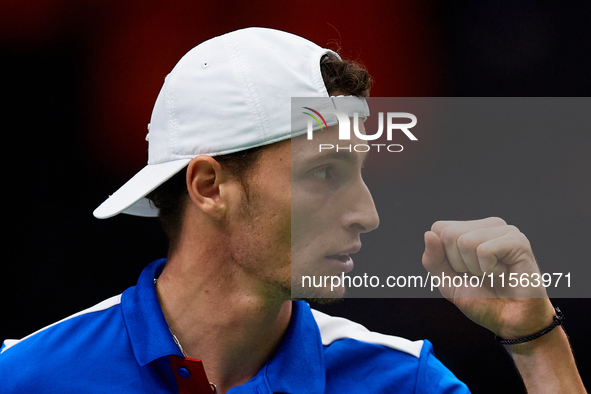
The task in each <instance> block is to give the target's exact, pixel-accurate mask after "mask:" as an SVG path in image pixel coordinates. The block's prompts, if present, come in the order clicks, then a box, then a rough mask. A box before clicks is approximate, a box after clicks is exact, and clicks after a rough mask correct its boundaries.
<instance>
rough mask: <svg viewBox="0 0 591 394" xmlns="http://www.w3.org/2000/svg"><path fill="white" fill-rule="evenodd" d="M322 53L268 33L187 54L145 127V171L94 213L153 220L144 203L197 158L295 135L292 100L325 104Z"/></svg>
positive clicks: (234, 37) (226, 39)
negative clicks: (308, 99)
mask: <svg viewBox="0 0 591 394" xmlns="http://www.w3.org/2000/svg"><path fill="white" fill-rule="evenodd" d="M327 53H330V54H333V55H335V56H337V57H338V55H337V54H336V53H335V52H333V51H331V50H329V49H325V48H321V47H319V46H318V45H316V44H314V43H312V42H310V41H308V40H306V39H304V38H301V37H298V36H296V35H293V34H290V33H286V32H282V31H278V30H273V29H266V28H248V29H242V30H237V31H234V32H231V33H228V34H225V35H222V36H219V37H215V38H212V39H210V40H208V41H205V42H203V43H201V44H200V45H198V46H196V47H195V48H193V49H192V50H190V51H189V52H188V53H187V54H186V55H185V56H183V58H182V59H181V60H180V61H179V62H178V63H177V65H176V66H175V67H174V69H173V70H172V71H171V73H170V74H168V76H167V77H166V79H165V81H164V85H163V86H162V89H161V91H160V94H159V95H158V98H157V99H156V103H155V105H154V110H153V112H152V118H151V120H150V124H149V125H148V129H149V133H148V135H147V137H146V140H148V165H147V166H146V167H144V168H143V169H142V170H141V171H140V172H138V173H137V174H136V175H135V176H134V177H132V178H131V179H130V180H129V181H128V182H127V183H125V184H124V185H123V186H122V187H121V188H120V189H119V190H117V191H116V192H115V193H114V194H113V195H111V196H110V197H109V198H108V199H107V200H106V201H105V202H103V203H102V204H101V205H100V206H99V207H98V208H97V209H95V211H94V213H93V214H94V216H95V217H97V218H99V219H105V218H109V217H112V216H115V215H117V214H119V213H121V212H123V213H127V214H132V215H138V216H157V215H158V209H157V208H156V207H154V206H153V205H152V204H151V203H150V202H149V201H148V199H147V198H145V196H146V195H147V194H148V193H150V192H151V191H153V190H154V189H156V188H157V187H158V186H159V185H161V184H162V183H164V182H165V181H167V180H168V179H169V178H171V177H172V176H173V175H174V174H176V173H177V172H179V171H180V170H182V169H183V168H185V166H186V165H187V164H188V163H189V162H190V161H191V160H192V159H193V158H194V157H196V156H198V155H202V154H205V155H210V156H216V155H222V154H227V153H232V152H237V151H241V150H245V149H249V148H254V147H257V146H262V145H267V144H271V143H274V142H277V141H281V140H284V139H288V138H291V137H293V136H294V133H293V130H292V125H291V121H290V118H291V111H290V109H291V98H292V97H328V92H327V91H326V87H325V85H324V81H323V79H322V74H321V72H320V59H321V57H322V56H323V55H325V54H327Z"/></svg>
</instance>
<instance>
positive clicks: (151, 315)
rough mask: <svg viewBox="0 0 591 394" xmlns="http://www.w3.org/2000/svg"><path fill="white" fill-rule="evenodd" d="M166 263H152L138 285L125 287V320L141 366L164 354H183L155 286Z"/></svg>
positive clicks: (159, 261) (123, 302)
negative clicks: (174, 337) (165, 316)
mask: <svg viewBox="0 0 591 394" xmlns="http://www.w3.org/2000/svg"><path fill="white" fill-rule="evenodd" d="M165 264H166V259H160V260H156V261H154V262H152V263H150V264H149V265H148V266H147V267H146V268H144V270H143V271H142V273H141V275H140V278H139V279H138V282H137V285H136V286H134V287H130V288H129V289H127V290H125V291H124V292H123V295H122V298H121V308H122V310H123V319H124V320H125V325H126V327H127V332H128V333H129V338H130V341H131V346H132V348H133V353H134V355H135V358H136V360H137V362H138V364H139V365H140V366H141V367H143V366H145V365H146V364H148V363H150V362H152V361H154V360H156V359H159V358H161V357H168V356H170V355H175V356H179V357H183V355H182V353H181V351H180V349H179V347H178V346H177V345H176V343H175V342H174V340H173V339H172V335H171V333H170V330H169V329H168V324H167V323H166V319H165V318H164V314H163V313H162V309H161V308H160V302H159V301H158V295H157V294H156V287H155V286H154V278H157V277H158V276H160V273H161V272H162V270H163V269H164V265H165Z"/></svg>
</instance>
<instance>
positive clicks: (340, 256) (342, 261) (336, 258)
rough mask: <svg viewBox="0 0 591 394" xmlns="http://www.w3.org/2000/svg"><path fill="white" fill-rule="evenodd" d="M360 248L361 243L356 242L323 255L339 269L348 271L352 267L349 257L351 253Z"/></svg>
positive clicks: (351, 260)
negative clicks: (348, 246) (338, 250)
mask: <svg viewBox="0 0 591 394" xmlns="http://www.w3.org/2000/svg"><path fill="white" fill-rule="evenodd" d="M360 249H361V243H357V244H355V245H353V246H352V247H350V248H349V249H345V250H343V251H341V252H338V253H335V254H330V255H327V256H325V257H326V259H327V260H329V261H330V262H331V263H332V265H333V266H335V267H336V268H338V269H339V270H341V271H344V272H349V271H351V270H352V269H353V259H351V255H352V254H353V253H357V252H359V250H360Z"/></svg>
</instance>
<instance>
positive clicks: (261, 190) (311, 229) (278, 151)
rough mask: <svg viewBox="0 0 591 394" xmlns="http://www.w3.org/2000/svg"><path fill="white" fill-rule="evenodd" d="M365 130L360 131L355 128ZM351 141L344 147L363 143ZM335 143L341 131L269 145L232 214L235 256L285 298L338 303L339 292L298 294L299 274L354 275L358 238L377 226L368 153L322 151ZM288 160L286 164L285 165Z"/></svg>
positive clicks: (320, 290) (315, 290)
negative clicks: (245, 197) (366, 171)
mask: <svg viewBox="0 0 591 394" xmlns="http://www.w3.org/2000/svg"><path fill="white" fill-rule="evenodd" d="M360 128H361V131H362V132H363V130H364V129H363V125H360ZM363 142H364V141H361V140H359V139H356V137H353V139H351V141H346V144H347V145H348V144H349V143H350V144H352V145H355V144H357V143H363ZM321 143H322V144H333V145H335V146H336V144H337V143H338V126H333V127H330V128H329V129H328V130H325V131H322V132H316V134H315V135H314V140H312V141H310V140H307V139H306V136H305V135H304V136H300V137H296V138H293V139H292V140H291V141H284V142H280V143H277V144H273V145H270V146H269V147H268V148H266V149H265V150H264V151H263V152H262V154H261V156H260V157H259V159H258V161H257V163H256V165H255V168H254V169H253V171H252V172H251V173H250V175H249V178H248V182H249V194H250V199H249V201H245V203H244V204H243V207H242V209H241V212H240V213H239V215H237V216H238V217H239V218H240V219H239V220H238V223H237V226H236V227H235V231H234V234H235V235H237V237H233V239H234V242H233V249H234V250H236V251H237V253H235V256H240V257H241V258H240V260H241V261H243V262H244V266H245V267H247V269H248V270H249V271H250V272H251V273H252V274H254V275H256V276H257V277H258V278H259V279H260V280H261V282H262V283H263V286H267V287H268V288H270V289H279V291H280V292H281V293H282V294H283V295H284V296H286V297H287V298H289V297H290V296H291V294H290V289H291V287H292V286H293V287H294V289H295V293H296V295H297V298H322V297H333V298H334V297H341V296H342V295H343V294H344V290H345V289H343V288H340V289H337V290H336V291H335V292H330V287H329V288H328V289H326V288H312V289H310V288H306V289H301V283H302V282H301V277H302V275H310V276H312V275H315V276H325V275H339V276H340V275H341V274H342V273H343V272H345V273H346V272H349V271H350V270H351V269H353V260H352V258H351V254H353V253H355V252H357V251H359V249H360V248H361V242H360V234H361V233H365V232H368V231H371V230H373V229H375V228H376V227H377V226H378V224H379V219H378V215H377V212H376V209H375V205H374V203H373V199H372V197H371V194H370V192H369V190H368V189H367V187H366V185H365V183H364V182H363V179H362V177H361V169H362V166H363V162H364V160H365V158H366V155H367V154H366V153H357V152H348V151H342V150H341V151H339V152H335V151H334V150H323V151H322V152H319V148H318V146H319V144H321ZM290 157H291V160H290Z"/></svg>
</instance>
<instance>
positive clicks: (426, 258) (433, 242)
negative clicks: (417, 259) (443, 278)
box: [422, 231, 449, 274]
mask: <svg viewBox="0 0 591 394" xmlns="http://www.w3.org/2000/svg"><path fill="white" fill-rule="evenodd" d="M422 262H423V267H425V269H426V270H427V271H429V272H430V273H431V274H439V273H441V272H442V271H445V270H446V268H448V266H449V263H448V262H447V260H446V258H445V248H444V247H443V242H442V241H441V239H439V237H438V236H437V234H435V233H434V232H433V231H427V232H426V233H425V252H424V253H423V260H422Z"/></svg>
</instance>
